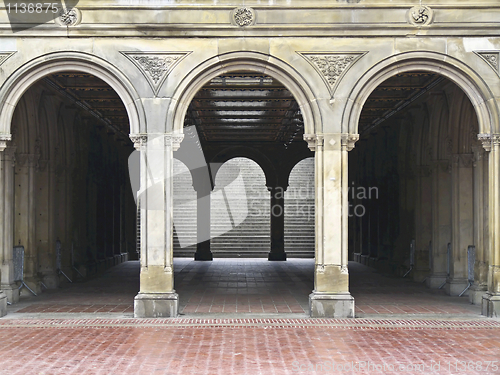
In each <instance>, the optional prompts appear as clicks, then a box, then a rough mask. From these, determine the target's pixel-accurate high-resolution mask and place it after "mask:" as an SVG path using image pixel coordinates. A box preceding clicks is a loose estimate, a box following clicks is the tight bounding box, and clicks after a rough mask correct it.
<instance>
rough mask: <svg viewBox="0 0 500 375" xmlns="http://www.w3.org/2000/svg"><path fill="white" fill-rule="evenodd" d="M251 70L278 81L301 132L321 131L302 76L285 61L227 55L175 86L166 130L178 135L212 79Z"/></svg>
mask: <svg viewBox="0 0 500 375" xmlns="http://www.w3.org/2000/svg"><path fill="white" fill-rule="evenodd" d="M241 70H247V71H254V72H260V73H264V74H267V75H269V76H271V77H273V78H275V79H277V80H278V81H279V82H281V83H282V84H283V85H284V86H285V87H286V88H287V89H288V90H290V92H291V93H292V95H293V97H294V98H295V100H296V101H297V103H298V105H299V108H300V110H301V112H302V116H303V118H304V132H305V133H306V134H315V133H317V132H319V133H320V132H321V131H322V129H321V128H322V123H321V115H320V110H319V107H318V104H317V100H316V97H315V96H314V94H313V91H312V90H311V88H310V87H309V85H308V84H307V82H306V81H305V80H304V79H303V78H302V76H301V75H300V74H299V73H298V72H297V71H296V70H295V69H294V68H293V67H291V66H290V65H288V64H286V63H285V62H283V61H281V60H279V59H277V58H275V57H273V56H270V55H266V54H263V53H257V52H230V53H226V54H222V55H219V56H216V57H212V58H211V59H209V60H206V61H204V62H203V63H201V64H200V65H198V66H197V67H196V68H194V69H193V70H192V71H191V72H190V73H189V74H188V75H187V76H186V77H185V78H184V79H183V80H182V82H181V83H180V84H179V86H178V88H177V90H176V91H175V93H174V95H173V97H172V102H171V104H170V108H169V112H168V115H167V126H166V129H169V130H170V131H173V132H175V133H182V132H183V127H184V118H185V116H186V112H187V109H188V106H189V104H190V103H191V101H192V100H193V98H194V96H195V95H196V93H197V92H198V91H199V90H200V89H201V88H202V87H203V86H205V85H206V84H207V83H208V82H209V81H210V80H212V79H213V78H215V77H217V76H219V75H221V74H224V73H229V72H235V71H241Z"/></svg>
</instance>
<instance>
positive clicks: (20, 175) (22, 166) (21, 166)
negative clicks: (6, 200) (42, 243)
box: [14, 154, 64, 294]
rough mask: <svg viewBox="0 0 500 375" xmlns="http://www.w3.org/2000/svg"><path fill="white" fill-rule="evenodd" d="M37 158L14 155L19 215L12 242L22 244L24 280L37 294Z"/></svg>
mask: <svg viewBox="0 0 500 375" xmlns="http://www.w3.org/2000/svg"><path fill="white" fill-rule="evenodd" d="M39 158H40V155H39V154H17V155H16V160H17V162H16V177H15V180H16V182H15V185H16V186H18V189H16V190H15V202H16V203H15V207H16V211H18V213H19V215H15V231H14V236H15V238H14V244H16V245H17V244H20V245H22V246H24V256H25V258H24V282H25V283H26V284H27V285H28V286H29V287H30V288H31V289H32V290H33V291H34V292H35V293H37V294H38V293H41V291H42V287H41V285H40V280H39V279H38V277H37V273H38V257H37V247H36V231H35V230H36V211H35V169H36V167H37V164H38V159H39ZM63 194H64V192H63ZM16 241H17V243H16Z"/></svg>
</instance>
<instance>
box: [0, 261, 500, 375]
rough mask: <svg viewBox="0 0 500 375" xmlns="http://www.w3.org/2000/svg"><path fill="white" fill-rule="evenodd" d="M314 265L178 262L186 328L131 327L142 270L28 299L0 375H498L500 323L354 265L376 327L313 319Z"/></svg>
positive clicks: (6, 332)
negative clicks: (309, 301) (309, 302)
mask: <svg viewBox="0 0 500 375" xmlns="http://www.w3.org/2000/svg"><path fill="white" fill-rule="evenodd" d="M313 266H314V264H313V262H312V260H307V259H300V260H292V261H287V262H267V261H265V260H256V259H253V260H248V259H232V260H229V259H218V260H216V261H214V262H193V261H191V260H188V259H176V260H175V270H176V288H177V291H178V293H179V295H180V307H181V311H183V312H184V313H185V314H186V315H185V318H176V319H133V318H132V299H133V297H134V295H135V294H136V293H137V290H138V264H137V262H128V263H125V264H123V265H120V266H118V267H115V268H114V269H112V270H109V271H108V272H106V273H105V274H104V275H102V276H100V277H99V278H96V279H93V280H89V281H87V282H84V283H83V282H82V283H75V284H72V285H65V286H64V287H63V288H61V289H58V290H55V291H47V292H45V293H43V294H42V295H40V296H39V297H30V296H27V297H23V298H22V302H21V303H19V304H16V305H13V306H10V307H9V315H7V316H6V317H4V318H1V319H0V342H1V343H2V356H1V357H0V374H29V375H30V374H51V375H52V374H91V375H92V374H172V375H173V374H252V375H257V374H266V375H267V374H276V375H278V374H300V373H303V374H307V373H310V374H321V373H331V374H333V373H336V374H393V373H394V374H396V373H397V374H401V373H405V374H466V375H469V374H470V375H474V374H500V371H498V367H500V363H499V361H500V340H499V339H498V337H500V321H499V320H496V319H487V318H484V317H480V315H479V308H478V307H477V306H473V305H470V304H469V303H468V302H467V298H458V297H449V296H446V295H444V292H443V291H431V290H428V289H426V288H425V287H424V286H423V285H422V284H418V283H413V282H411V281H409V280H406V279H404V280H403V279H401V278H394V277H388V276H384V275H381V274H379V273H377V272H375V271H373V270H371V269H369V268H367V267H364V266H362V265H357V264H351V265H350V274H351V285H352V294H353V295H354V296H355V298H356V305H357V308H356V311H357V315H358V316H361V315H365V316H367V317H370V319H359V318H358V319H309V318H306V315H305V313H304V310H305V309H306V308H307V296H308V294H309V293H310V291H311V290H312V270H313ZM217 306H219V307H218V308H217ZM226 306H230V307H231V308H229V309H227V310H226ZM297 306H300V307H301V309H300V311H299V309H298V307H297ZM259 307H260V309H261V310H259V309H258V308H259ZM285 307H286V308H288V310H286V309H285ZM273 308H274V310H273ZM217 309H219V311H221V312H217ZM190 310H191V312H190ZM207 310H208V312H203V311H207ZM233 311H234V312H233ZM261 311H262V312H261ZM281 311H285V312H281ZM295 311H297V312H295ZM259 312H260V314H259ZM211 314H212V315H211ZM235 314H237V315H238V316H239V317H240V318H239V319H233V317H234V315H235ZM286 314H288V315H286ZM214 315H215V316H216V317H218V318H213V316H214ZM285 315H286V316H288V317H289V318H286V319H285V318H283V317H284V316H285ZM245 316H247V317H253V316H256V317H259V316H260V317H261V318H245ZM219 317H224V318H219ZM273 317H274V318H273ZM280 317H281V318H280ZM294 317H295V318H294ZM430 317H432V319H429V318H430ZM461 361H466V362H465V367H464V363H463V362H461ZM333 363H334V364H335V366H336V368H335V371H330V370H332V365H333ZM472 363H473V364H474V366H472ZM339 366H341V367H339ZM349 366H353V368H350V367H349ZM412 366H413V367H412ZM467 366H469V367H467ZM315 370H317V371H315ZM403 370H404V371H403Z"/></svg>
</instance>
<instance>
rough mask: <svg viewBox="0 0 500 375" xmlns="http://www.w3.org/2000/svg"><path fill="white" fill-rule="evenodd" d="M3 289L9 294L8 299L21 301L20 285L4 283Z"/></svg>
mask: <svg viewBox="0 0 500 375" xmlns="http://www.w3.org/2000/svg"><path fill="white" fill-rule="evenodd" d="M1 289H2V291H3V292H4V293H5V295H6V296H7V301H9V302H10V303H17V302H19V287H18V286H17V284H7V285H2V287H1Z"/></svg>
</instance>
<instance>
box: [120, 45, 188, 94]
mask: <svg viewBox="0 0 500 375" xmlns="http://www.w3.org/2000/svg"><path fill="white" fill-rule="evenodd" d="M121 53H122V55H124V56H125V57H127V58H128V59H129V60H130V61H132V63H133V64H134V65H135V66H136V67H137V68H139V70H140V71H141V73H142V74H143V75H144V77H145V78H146V80H147V81H148V83H149V85H150V86H151V89H152V90H153V92H154V94H155V95H157V94H158V91H160V88H161V86H162V85H163V82H164V81H165V79H166V78H167V76H168V75H169V73H170V72H171V71H172V69H174V68H175V66H177V64H179V63H180V62H181V60H182V59H184V57H186V56H187V55H189V54H190V53H191V52H152V53H149V52H121Z"/></svg>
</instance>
